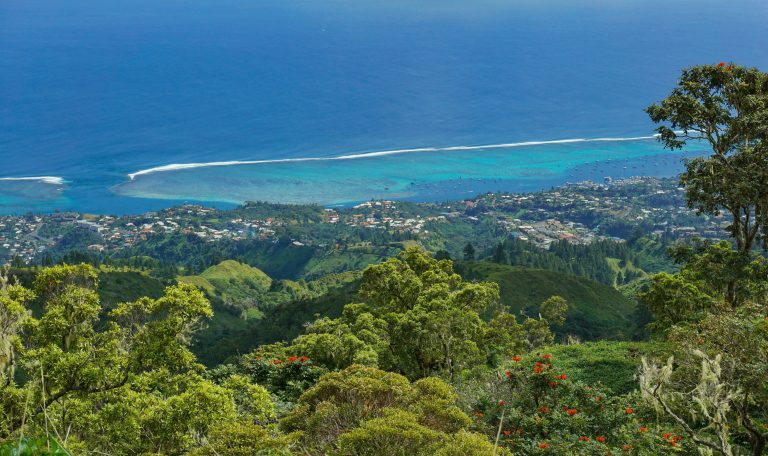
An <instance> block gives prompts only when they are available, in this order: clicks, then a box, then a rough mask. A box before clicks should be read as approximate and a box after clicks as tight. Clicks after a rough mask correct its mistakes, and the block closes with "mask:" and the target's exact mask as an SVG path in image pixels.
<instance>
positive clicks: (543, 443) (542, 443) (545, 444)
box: [539, 442, 549, 450]
mask: <svg viewBox="0 0 768 456" xmlns="http://www.w3.org/2000/svg"><path fill="white" fill-rule="evenodd" d="M539 448H541V449H542V450H544V449H547V448H549V444H548V443H547V442H541V443H540V444H539Z"/></svg>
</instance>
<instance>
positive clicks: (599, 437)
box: [595, 435, 605, 443]
mask: <svg viewBox="0 0 768 456" xmlns="http://www.w3.org/2000/svg"><path fill="white" fill-rule="evenodd" d="M595 440H597V441H598V442H600V443H605V437H603V436H602V435H601V436H598V437H595Z"/></svg>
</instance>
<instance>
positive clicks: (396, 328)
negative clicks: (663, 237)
mask: <svg viewBox="0 0 768 456" xmlns="http://www.w3.org/2000/svg"><path fill="white" fill-rule="evenodd" d="M648 111H649V114H650V115H651V117H652V118H653V120H654V121H657V122H665V124H664V125H663V126H662V127H660V130H659V131H660V133H661V139H662V141H664V142H665V144H666V145H667V146H669V147H679V146H681V145H682V144H683V142H684V141H686V140H687V139H689V138H693V137H696V138H697V140H698V139H700V138H701V137H704V138H705V140H707V141H709V142H710V143H711V145H712V149H713V155H712V156H711V157H709V158H702V159H696V160H692V161H691V162H689V163H687V171H686V173H685V174H684V175H683V176H682V178H681V181H682V184H683V185H685V187H686V192H687V193H686V196H687V200H688V204H689V205H690V206H691V207H692V208H696V209H697V210H699V211H701V212H702V213H710V214H717V213H719V212H720V211H728V212H730V213H731V215H732V218H733V220H732V225H731V226H730V227H729V228H728V229H729V232H730V233H731V234H732V236H733V239H734V242H733V243H731V242H727V241H723V242H719V243H707V242H698V243H694V244H693V245H688V246H681V247H679V248H677V249H675V250H674V251H672V252H671V253H672V255H671V257H672V259H673V260H674V261H676V262H677V263H678V264H679V269H678V270H677V271H675V272H668V273H660V274H657V275H655V276H653V277H651V278H650V280H648V283H647V284H646V285H645V286H643V287H638V288H637V291H638V292H637V294H636V297H637V299H638V300H639V301H640V303H641V304H642V308H644V309H647V310H648V312H649V313H650V315H649V316H650V324H649V325H648V327H647V330H648V331H649V332H650V335H651V338H650V340H648V341H643V342H626V341H624V342H609V341H600V342H585V343H578V338H576V337H574V336H575V335H578V334H574V333H575V332H576V331H577V330H578V328H580V325H581V324H582V322H580V321H579V317H580V315H583V314H584V313H585V311H584V310H583V308H582V306H583V305H584V304H583V303H582V302H577V300H576V299H574V298H572V297H570V296H569V298H567V299H566V298H564V297H562V296H558V295H552V296H537V297H536V298H537V302H535V303H533V304H530V305H529V304H525V305H521V304H520V301H521V300H523V299H524V297H523V296H521V295H520V294H519V293H518V288H519V285H516V282H514V279H513V278H511V277H512V276H510V274H511V272H515V271H514V270H512V271H511V272H510V270H509V269H508V268H509V267H508V266H505V265H500V264H495V265H486V264H477V263H472V262H469V263H466V264H460V265H458V266H457V267H456V269H458V270H459V271H462V274H463V275H462V274H458V273H457V270H455V269H454V264H453V262H452V261H451V260H450V259H446V258H442V256H441V255H436V256H437V258H436V257H433V256H432V255H430V254H428V253H427V252H425V251H424V250H422V249H420V248H418V247H409V248H406V249H405V250H404V251H402V252H401V253H400V254H399V255H398V256H397V257H396V258H391V259H388V260H386V261H383V262H381V263H379V264H375V265H372V266H369V267H367V268H366V269H365V270H364V272H363V273H362V276H361V277H360V278H359V279H358V278H356V277H355V278H351V279H352V280H347V279H350V278H343V279H340V280H339V281H338V282H333V283H332V284H329V283H327V282H324V283H319V284H314V285H310V284H298V283H297V284H296V285H293V284H291V283H283V284H276V283H275V282H274V281H272V280H271V279H270V278H269V276H267V275H266V274H264V273H262V272H261V271H258V270H253V268H250V269H249V267H248V266H245V265H242V264H240V263H237V262H225V263H222V264H221V265H219V267H217V268H214V269H208V270H203V271H201V272H200V274H198V275H190V276H187V277H185V278H182V279H180V280H179V282H180V283H177V284H174V285H170V286H167V287H165V288H164V290H162V291H160V290H159V289H158V290H155V293H154V296H152V297H137V296H134V295H130V294H126V297H125V299H119V294H115V293H114V290H115V288H116V287H120V286H128V287H130V284H132V283H137V282H140V281H142V280H143V279H142V278H141V277H137V276H134V275H130V274H129V275H128V276H121V277H119V278H118V277H110V279H109V280H112V281H113V282H112V283H105V281H103V280H100V278H102V277H103V275H100V273H99V271H97V270H96V269H95V268H94V267H93V266H90V265H87V264H79V265H58V266H52V267H48V268H44V269H42V270H39V271H37V273H36V274H35V275H34V276H32V275H27V276H24V277H20V281H17V280H16V279H15V277H13V276H11V275H9V274H8V273H7V272H6V273H5V274H3V275H2V276H0V414H1V415H2V419H0V439H2V441H3V443H2V446H0V453H2V454H6V453H7V454H126V455H131V454H146V455H148V454H154V455H159V454H167V455H176V454H192V455H254V454H257V455H258V454H263V455H290V454H296V455H304V454H311V455H324V454H328V455H385V456H386V455H392V456H395V455H404V454H408V455H425V456H426V455H446V456H447V455H456V456H458V455H504V454H524V455H545V454H584V455H592V454H635V455H657V454H681V455H700V454H710V455H714V454H720V455H726V456H731V455H733V456H736V455H745V454H751V455H761V454H764V453H765V451H766V442H767V441H768V412H767V410H768V381H766V379H768V305H767V301H766V298H768V296H766V293H767V292H768V289H767V285H766V284H768V280H766V279H768V262H766V259H765V257H764V255H763V254H762V252H759V251H758V250H757V248H758V247H759V246H760V244H763V246H764V244H765V240H766V239H767V237H766V234H768V233H766V230H765V226H766V225H765V222H766V219H765V214H766V213H768V212H767V211H768V208H766V207H765V204H766V201H768V166H763V165H768V161H766V157H768V143H766V141H765V137H766V134H767V133H768V131H766V130H765V125H768V124H766V122H765V119H766V118H768V76H767V75H765V74H764V73H761V72H759V71H757V70H754V69H746V68H741V67H736V66H732V65H726V64H721V65H707V66H700V67H694V68H691V69H689V70H686V71H685V72H684V73H683V75H682V78H681V81H680V84H679V86H678V87H677V88H676V89H675V90H674V91H673V93H672V94H671V95H670V97H668V98H667V99H665V100H663V101H662V102H661V103H660V104H658V105H654V106H651V107H650V108H649V110H648ZM675 130H682V131H683V133H682V135H681V134H677V133H674V131H675ZM466 250H467V253H473V252H469V249H466ZM501 252H502V253H504V249H503V248H502V249H501ZM500 256H501V255H500ZM498 263H502V262H498ZM480 274H483V275H485V276H486V277H487V276H494V277H496V279H497V280H495V281H483V280H473V279H478V278H479V277H480ZM499 276H500V277H499ZM119 280H121V281H122V282H119ZM22 283H23V284H22ZM340 283H343V286H342V288H343V287H345V286H353V287H355V288H357V289H358V294H357V295H356V296H355V298H354V299H350V300H348V301H347V303H346V305H344V306H343V307H342V308H341V309H340V310H339V312H338V313H337V314H336V315H329V316H324V317H319V318H317V319H315V320H314V321H313V322H312V323H311V324H309V325H306V327H304V328H303V329H302V331H301V332H300V333H299V334H297V336H296V337H295V338H292V339H291V340H289V341H283V342H276V343H270V344H262V345H260V346H258V347H257V348H255V349H254V350H252V351H250V352H248V353H246V354H243V355H239V356H234V357H231V358H229V360H228V361H227V362H225V363H222V364H219V365H217V366H215V367H210V368H207V367H205V366H204V365H202V364H200V363H199V362H198V358H197V356H196V355H195V354H194V352H193V351H192V350H191V347H192V343H193V341H194V339H195V337H196V335H199V334H201V333H200V331H201V329H202V328H203V326H204V323H205V321H207V320H209V319H210V318H211V317H212V316H213V308H212V305H211V302H212V301H213V302H215V303H216V305H217V306H221V307H223V308H228V309H230V311H233V312H237V311H243V310H245V311H249V310H250V309H252V308H253V306H246V307H243V308H240V307H238V305H237V304H238V303H242V302H243V300H247V299H251V298H253V299H260V300H266V301H269V300H275V301H274V306H275V307H274V308H279V306H280V305H281V304H284V303H282V302H281V301H280V299H285V298H283V297H281V296H284V294H290V293H310V294H309V295H308V296H307V297H308V299H310V300H311V299H313V298H316V297H317V296H315V295H311V291H312V290H322V291H319V292H318V293H320V294H322V293H324V292H325V291H326V290H327V289H329V288H334V287H336V286H337V285H339V284H340ZM517 283H520V282H517ZM350 284H353V285H350ZM323 287H327V288H323ZM569 288H570V286H569ZM109 290H112V291H111V292H106V291H109ZM505 294H506V297H507V298H505ZM350 296H353V295H350ZM576 296H578V295H576ZM620 297H621V298H623V296H620ZM527 298H528V299H529V300H530V299H534V296H533V295H529V296H528V297H527ZM505 299H509V301H506V302H505ZM584 299H585V302H586V301H588V300H589V298H588V297H587V298H584ZM269 302H271V301H269ZM614 302H615V303H619V305H622V306H627V305H628V304H627V303H631V302H630V301H618V300H617V301H614ZM595 305H596V304H595ZM257 308H258V307H257ZM510 309H512V311H511V312H510ZM521 310H523V313H520V311H521ZM610 310H616V309H609V308H606V309H605V312H608V311H610ZM248 317H249V318H254V319H257V320H258V319H259V318H262V319H264V317H265V316H264V315H256V314H253V315H249V316H248ZM573 320H576V322H577V323H578V324H576V325H574V323H573ZM598 321H599V319H598Z"/></svg>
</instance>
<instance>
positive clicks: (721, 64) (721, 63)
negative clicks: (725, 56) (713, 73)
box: [717, 62, 725, 68]
mask: <svg viewBox="0 0 768 456" xmlns="http://www.w3.org/2000/svg"><path fill="white" fill-rule="evenodd" d="M724 66H725V62H720V63H718V64H717V67H718V68H722V67H724Z"/></svg>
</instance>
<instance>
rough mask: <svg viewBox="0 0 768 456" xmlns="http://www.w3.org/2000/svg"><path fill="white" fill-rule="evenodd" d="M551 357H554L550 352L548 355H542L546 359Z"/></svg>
mask: <svg viewBox="0 0 768 456" xmlns="http://www.w3.org/2000/svg"><path fill="white" fill-rule="evenodd" d="M551 357H552V355H550V354H549V353H547V354H546V355H542V358H544V359H549V358H551Z"/></svg>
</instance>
